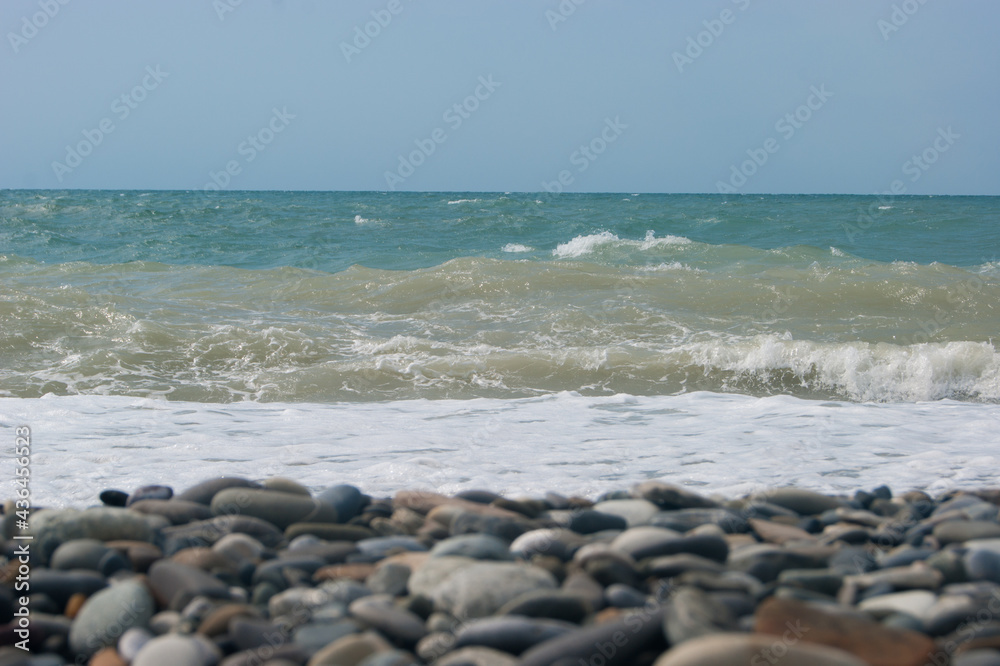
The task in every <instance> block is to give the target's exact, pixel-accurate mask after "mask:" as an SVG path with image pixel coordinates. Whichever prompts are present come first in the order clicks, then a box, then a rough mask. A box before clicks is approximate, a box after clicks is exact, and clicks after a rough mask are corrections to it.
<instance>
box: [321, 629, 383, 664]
mask: <svg viewBox="0 0 1000 666" xmlns="http://www.w3.org/2000/svg"><path fill="white" fill-rule="evenodd" d="M392 649H393V648H392V645H391V644H390V643H389V642H387V641H386V640H385V639H384V638H382V637H381V636H379V635H378V634H377V633H375V632H372V631H367V632H365V633H363V634H351V635H348V636H344V637H342V638H338V639H337V640H335V641H333V642H332V643H330V644H329V645H327V646H326V647H324V648H323V649H321V650H320V651H319V652H317V653H316V654H314V655H313V656H312V658H310V659H309V661H308V662H307V664H306V666H343V665H345V664H360V663H361V662H362V661H364V660H365V659H367V658H368V657H370V656H371V655H373V654H377V653H380V652H389V651H391V650H392Z"/></svg>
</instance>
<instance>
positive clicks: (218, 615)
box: [198, 604, 261, 638]
mask: <svg viewBox="0 0 1000 666" xmlns="http://www.w3.org/2000/svg"><path fill="white" fill-rule="evenodd" d="M260 616H261V615H260V611H258V610H257V609H256V608H254V607H253V606H250V605H248V604H223V605H222V606H219V607H218V608H216V609H215V610H213V611H211V612H210V613H209V614H208V615H206V616H205V619H204V620H202V621H201V624H200V625H198V633H199V634H202V635H204V636H208V637H209V638H212V637H215V636H219V635H220V634H224V633H226V632H227V631H228V630H229V621H230V620H232V619H233V618H235V617H250V618H259V617H260Z"/></svg>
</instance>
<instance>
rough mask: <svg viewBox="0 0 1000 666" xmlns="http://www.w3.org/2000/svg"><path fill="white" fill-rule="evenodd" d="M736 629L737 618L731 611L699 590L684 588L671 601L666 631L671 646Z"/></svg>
mask: <svg viewBox="0 0 1000 666" xmlns="http://www.w3.org/2000/svg"><path fill="white" fill-rule="evenodd" d="M736 628H737V627H736V618H735V617H734V616H733V614H732V612H731V611H730V610H729V608H728V607H727V606H726V605H725V604H723V603H722V602H721V601H719V600H717V599H713V598H712V597H710V596H709V595H707V594H705V593H704V592H702V591H701V590H699V589H698V588H695V587H682V588H680V589H678V590H677V591H676V592H674V593H673V594H672V595H671V597H670V601H669V602H667V605H666V613H665V615H664V618H663V631H664V633H665V634H666V636H667V639H668V640H669V641H670V644H671V645H674V646H676V645H679V644H680V643H683V642H684V641H687V640H691V639H692V638H698V637H699V636H704V635H706V634H715V633H718V632H721V631H734V630H735V629H736Z"/></svg>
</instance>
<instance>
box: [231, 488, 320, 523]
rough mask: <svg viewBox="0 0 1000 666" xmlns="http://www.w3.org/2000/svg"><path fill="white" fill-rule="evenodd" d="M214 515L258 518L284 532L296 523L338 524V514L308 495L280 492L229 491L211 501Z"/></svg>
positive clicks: (239, 489) (249, 489) (247, 489)
mask: <svg viewBox="0 0 1000 666" xmlns="http://www.w3.org/2000/svg"><path fill="white" fill-rule="evenodd" d="M211 507H212V513H214V514H215V515H217V516H219V515H225V516H229V515H234V514H239V515H245V516H253V517H254V518H259V519H261V520H264V521H266V522H268V523H271V524H272V525H274V526H275V527H277V528H278V529H280V530H284V529H285V528H287V527H288V526H289V525H292V524H293V523H336V522H337V518H338V517H337V511H336V510H335V509H334V508H333V507H332V506H330V505H329V504H326V503H325V502H320V501H319V500H315V499H313V498H312V497H308V496H306V495H298V494H295V493H286V492H281V491H277V490H257V489H252V488H226V489H225V490H220V491H219V492H218V493H216V494H215V496H214V497H213V498H212V504H211Z"/></svg>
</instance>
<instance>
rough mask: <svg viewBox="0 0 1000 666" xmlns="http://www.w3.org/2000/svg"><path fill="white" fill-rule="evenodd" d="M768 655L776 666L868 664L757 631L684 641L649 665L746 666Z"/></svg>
mask: <svg viewBox="0 0 1000 666" xmlns="http://www.w3.org/2000/svg"><path fill="white" fill-rule="evenodd" d="M779 652H780V653H781V656H780V658H779V657H778V653H779ZM768 657H770V658H771V659H773V660H774V661H773V663H774V664H775V665H780V666H868V664H866V663H865V662H864V661H861V660H860V659H858V658H857V657H855V656H854V655H852V654H850V653H849V652H844V651H843V650H838V649H835V648H831V647H827V646H825V645H816V644H814V643H807V642H804V641H803V642H796V643H791V642H788V641H782V640H781V639H777V640H776V639H775V637H774V636H764V635H761V634H732V633H721V634H713V635H710V636H702V637H701V638H695V639H693V640H690V641H687V642H686V643H684V644H683V645H680V646H677V647H674V648H672V649H670V650H668V651H666V652H664V653H663V654H662V655H661V656H660V658H659V659H657V660H656V663H655V664H654V665H653V666H709V665H711V666H747V665H748V664H754V663H759V664H770V663H772V662H770V661H768ZM755 660H756V662H755Z"/></svg>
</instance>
